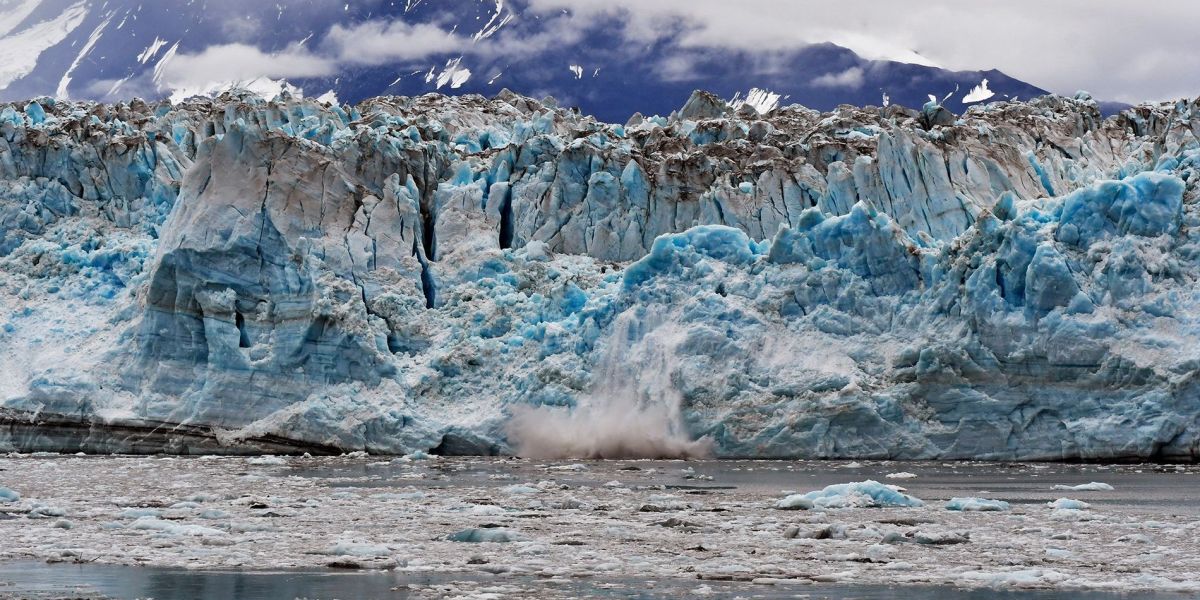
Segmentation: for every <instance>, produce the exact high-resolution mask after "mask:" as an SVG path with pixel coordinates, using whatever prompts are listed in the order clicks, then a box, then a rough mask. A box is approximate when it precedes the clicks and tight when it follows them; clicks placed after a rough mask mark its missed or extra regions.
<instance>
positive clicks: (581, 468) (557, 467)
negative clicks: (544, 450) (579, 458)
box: [546, 463, 588, 473]
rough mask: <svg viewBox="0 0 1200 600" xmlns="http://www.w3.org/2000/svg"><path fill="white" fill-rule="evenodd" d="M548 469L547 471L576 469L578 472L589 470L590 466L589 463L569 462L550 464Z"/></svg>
mask: <svg viewBox="0 0 1200 600" xmlns="http://www.w3.org/2000/svg"><path fill="white" fill-rule="evenodd" d="M546 470H547V471H575V472H577V473H578V472H580V471H586V470H588V467H587V465H584V464H580V463H573V464H569V465H553V466H549V467H546Z"/></svg>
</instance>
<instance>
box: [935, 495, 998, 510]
mask: <svg viewBox="0 0 1200 600" xmlns="http://www.w3.org/2000/svg"><path fill="white" fill-rule="evenodd" d="M1009 508H1010V507H1009V505H1008V503H1007V502H1004V501H1003V500H989V499H987V498H951V499H950V501H949V502H947V503H946V510H959V511H978V512H987V511H993V512H999V511H1006V510H1009Z"/></svg>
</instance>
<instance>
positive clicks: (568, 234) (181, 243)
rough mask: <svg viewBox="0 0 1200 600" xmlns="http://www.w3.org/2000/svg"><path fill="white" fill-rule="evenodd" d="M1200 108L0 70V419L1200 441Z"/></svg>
mask: <svg viewBox="0 0 1200 600" xmlns="http://www.w3.org/2000/svg"><path fill="white" fill-rule="evenodd" d="M1198 111H1200V107H1198V106H1197V105H1196V104H1195V103H1187V102H1182V103H1179V104H1175V105H1172V104H1162V105H1145V106H1142V107H1138V108H1136V109H1131V110H1129V111H1126V112H1125V113H1123V114H1121V115H1119V116H1117V117H1114V118H1111V119H1109V120H1106V121H1105V120H1101V119H1100V117H1099V113H1098V111H1097V108H1096V105H1095V104H1094V102H1092V101H1091V100H1090V99H1089V98H1087V97H1083V96H1081V97H1077V98H1074V99H1068V98H1059V97H1046V98H1041V99H1037V100H1034V101H1031V102H1028V103H1016V102H1008V103H994V104H990V105H988V106H986V107H985V106H979V107H974V108H972V109H970V110H969V111H968V112H967V113H966V114H964V115H962V116H955V115H951V114H949V113H948V112H947V111H946V109H945V108H943V107H940V106H936V105H935V106H932V107H929V109H928V110H926V111H923V112H914V111H908V110H906V109H904V108H901V107H895V106H893V107H888V108H886V109H853V108H843V109H840V110H839V111H837V112H834V113H824V114H822V113H818V112H816V111H811V110H808V109H804V108H802V107H795V106H794V107H785V108H779V109H776V110H773V111H771V112H770V113H769V114H766V115H761V114H756V113H755V112H754V111H739V110H734V109H733V108H731V107H730V106H729V105H728V104H726V103H725V101H724V100H721V99H720V98H717V97H716V96H713V95H711V94H704V93H697V94H695V95H694V96H693V97H692V98H691V99H690V100H689V101H688V103H687V104H686V105H685V106H684V107H683V109H681V110H680V111H679V112H678V113H675V114H672V115H670V116H669V117H650V118H638V119H632V120H631V121H630V123H629V124H627V125H610V124H604V123H598V122H596V121H595V120H593V119H591V118H589V117H585V116H581V115H579V114H578V113H576V112H573V111H571V110H567V109H560V108H557V107H556V106H554V105H553V103H548V104H543V103H540V102H538V101H535V100H532V99H529V98H524V97H521V96H517V95H514V94H510V93H502V94H501V95H499V96H497V97H496V98H494V99H491V100H488V99H483V98H480V97H477V96H465V97H459V98H445V97H440V96H424V97H420V98H381V99H376V100H371V101H367V102H364V103H362V104H360V105H358V106H339V105H330V104H324V103H319V102H314V101H305V100H298V99H294V98H291V97H289V96H287V95H286V94H284V95H281V96H279V97H276V98H275V99H272V100H264V99H262V98H259V97H257V96H254V95H252V94H247V93H236V94H227V95H224V96H222V97H220V98H218V99H215V100H195V101H191V102H185V103H182V104H178V105H168V104H147V103H144V102H141V101H133V102H130V103H126V104H117V105H96V104H81V103H70V102H63V101H58V102H54V101H50V100H40V101H37V102H31V103H21V104H16V105H9V106H5V107H3V108H0V375H2V377H0V401H2V403H3V404H2V406H0V419H2V420H3V422H4V424H5V427H4V428H2V429H0V448H20V449H26V450H71V451H74V450H79V449H84V450H89V451H100V452H106V451H122V452H158V451H168V452H212V453H220V452H266V453H285V452H298V451H311V452H314V453H317V452H341V451H349V450H365V451H370V452H375V453H396V454H404V453H409V452H413V451H428V452H435V453H444V454H501V453H511V452H517V451H522V449H524V451H526V452H528V453H531V454H536V455H542V456H608V455H612V456H634V455H638V456H640V455H646V456H651V455H653V456H692V455H696V454H698V453H702V452H712V453H713V454H715V455H717V456H754V457H797V456H804V457H829V458H832V457H844V458H921V459H924V458H978V459H1059V458H1089V459H1102V458H1116V457H1142V458H1148V457H1160V458H1189V457H1191V458H1194V457H1195V456H1196V453H1197V448H1200V403H1198V402H1197V400H1196V399H1197V398H1200V383H1198V382H1200V379H1198V378H1197V377H1195V373H1196V369H1197V365H1198V364H1200V354H1198V353H1200V350H1198V348H1200V344H1197V343H1196V342H1197V337H1198V335H1200V323H1197V315H1200V307H1197V302H1198V299H1197V296H1196V294H1195V293H1194V291H1193V288H1194V287H1195V278H1196V277H1197V274H1200V268H1198V265H1197V257H1200V246H1198V245H1197V239H1196V236H1197V235H1200V234H1198V233H1196V232H1200V227H1198V225H1200V222H1198V221H1200V212H1198V209H1197V205H1198V204H1197V191H1196V185H1197V183H1196V182H1197V181H1198V180H1200V178H1198V177H1197V176H1196V165H1197V164H1198V161H1200V159H1198V158H1197V157H1200V142H1197V140H1196V137H1195V133H1194V131H1195V128H1196V127H1197V126H1198V124H1197V121H1196V119H1197V118H1198V117H1196V116H1194V115H1197V114H1200V112H1198ZM514 414H515V415H520V417H518V418H517V419H516V420H515V421H514V420H513V419H512V417H513V415H514ZM529 415H534V416H535V417H536V418H530V417H529Z"/></svg>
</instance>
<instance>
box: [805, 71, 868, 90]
mask: <svg viewBox="0 0 1200 600" xmlns="http://www.w3.org/2000/svg"><path fill="white" fill-rule="evenodd" d="M812 84H813V85H815V86H817V87H826V88H850V89H858V88H860V87H862V84H863V70H862V68H861V67H850V68H849V69H846V70H845V71H842V72H841V73H826V74H824V75H822V76H820V77H817V78H816V79H813V80H812Z"/></svg>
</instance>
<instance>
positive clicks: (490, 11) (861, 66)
mask: <svg viewBox="0 0 1200 600" xmlns="http://www.w3.org/2000/svg"><path fill="white" fill-rule="evenodd" d="M628 18H630V17H629V15H624V16H617V15H614V16H609V17H604V18H589V19H585V18H584V17H583V16H578V15H574V14H572V13H570V11H539V10H536V7H531V6H530V5H529V3H527V2H524V1H520V2H512V1H507V2H506V1H504V0H496V1H486V2H485V1H480V0H448V1H444V2H432V1H428V0H425V1H422V0H407V1H403V2H400V1H394V2H385V1H380V0H372V1H366V2H353V3H345V2H342V1H340V0H339V1H337V2H332V1H329V0H305V1H291V2H281V3H266V2H235V1H233V0H188V1H186V2H185V1H182V0H179V1H168V2H145V1H143V0H104V1H101V0H0V22H2V23H4V25H0V64H2V65H4V66H0V100H17V99H24V98H31V97H37V96H42V95H56V96H59V97H71V98H75V99H95V100H102V101H116V100H120V99H126V98H132V97H134V96H138V97H143V98H149V99H156V98H161V97H165V96H170V95H173V96H174V97H176V98H177V99H178V98H181V97H184V96H186V95H188V94H192V93H206V92H207V93H211V92H213V91H218V90H221V89H225V88H227V87H229V85H230V84H231V83H234V82H237V83H240V84H241V85H242V87H248V88H251V89H256V90H258V91H260V92H263V93H268V94H269V93H271V92H272V91H278V90H280V89H282V87H283V85H284V83H283V80H285V79H286V81H287V82H288V83H290V84H291V85H294V86H297V87H298V88H300V89H302V90H303V91H304V92H305V93H307V95H309V96H311V97H318V96H324V97H325V98H327V99H332V98H334V97H336V98H337V99H340V100H341V101H343V102H352V103H353V102H358V101H360V100H363V99H365V98H369V97H374V96H380V95H420V94H424V93H428V92H433V91H439V92H442V93H448V94H466V93H478V94H482V95H485V96H493V95H495V94H496V93H498V92H499V91H500V90H502V89H504V88H508V89H511V90H514V91H516V92H518V93H522V94H526V95H529V96H533V97H538V98H542V97H544V96H553V97H554V98H556V99H557V101H558V103H559V105H561V106H564V107H570V106H577V107H579V108H580V109H581V110H583V111H584V112H585V113H588V114H592V115H595V116H597V117H598V118H600V119H602V120H606V121H611V122H624V121H625V120H626V119H628V118H629V117H630V115H632V114H634V113H635V112H640V113H642V114H646V115H651V114H662V115H666V114H668V113H669V112H670V111H671V110H673V109H675V108H677V107H678V106H679V105H680V103H682V102H683V100H685V99H686V98H687V97H688V95H689V94H690V93H691V91H692V90H694V89H707V90H712V91H714V92H717V93H718V94H720V95H722V96H723V97H726V98H732V97H734V96H735V95H737V94H740V95H741V96H742V97H743V98H744V97H746V96H747V95H748V94H749V92H750V91H751V90H752V89H758V90H762V91H761V92H760V93H758V94H756V100H757V101H759V102H768V103H773V102H783V103H798V104H803V105H805V106H809V107H811V108H816V109H818V110H830V109H832V108H834V107H836V106H837V105H838V104H853V105H859V106H865V105H871V104H874V105H881V104H883V103H884V98H885V96H886V97H887V98H888V101H889V102H892V103H896V104H900V105H903V106H909V107H916V108H919V107H921V106H922V105H923V104H924V103H925V102H927V101H928V99H929V96H930V95H933V96H935V97H937V98H938V99H939V100H942V99H944V98H946V96H948V95H952V97H951V98H949V99H946V100H944V104H945V105H946V106H947V107H948V108H950V109H952V110H954V111H955V112H960V111H961V110H962V109H964V108H965V106H966V104H965V103H964V100H968V99H970V100H972V103H974V102H978V101H982V100H985V99H1005V98H1018V97H1019V98H1033V97H1036V96H1040V95H1043V94H1045V93H1046V92H1045V90H1042V89H1040V88H1038V87H1035V86H1033V85H1030V84H1028V83H1025V82H1022V81H1018V80H1016V79H1013V78H1011V77H1009V76H1007V75H1005V74H1003V73H1001V72H999V71H995V70H989V71H961V72H959V71H948V70H945V69H941V68H937V67H935V66H928V65H923V64H910V63H905V62H896V61H888V60H866V59H863V58H861V57H859V56H858V55H856V54H855V53H854V52H851V51H850V50H847V49H845V48H841V47H838V46H835V45H832V44H827V43H825V44H814V45H810V46H804V47H800V48H798V49H795V50H788V51H769V50H761V51H745V50H741V51H738V50H730V49H724V48H706V47H696V46H694V45H689V44H683V43H681V41H680V40H681V38H682V36H683V35H684V34H685V33H686V28H685V25H684V24H677V25H674V26H672V27H668V28H665V29H664V30H662V31H659V32H657V33H656V35H654V36H652V37H648V38H630V37H628V36H626V35H624V34H623V33H622V32H623V31H625V29H626V25H627V23H626V22H625V20H626V19H628ZM904 58H905V59H906V60H919V59H920V57H919V55H916V54H915V53H914V54H912V55H911V56H907V57H904ZM985 80H986V81H985ZM972 91H974V94H972ZM328 93H332V95H326V94H328ZM968 96H970V97H969V98H968Z"/></svg>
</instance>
